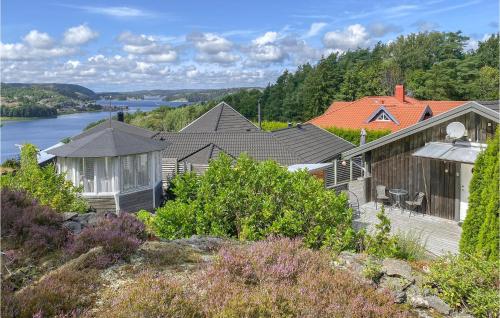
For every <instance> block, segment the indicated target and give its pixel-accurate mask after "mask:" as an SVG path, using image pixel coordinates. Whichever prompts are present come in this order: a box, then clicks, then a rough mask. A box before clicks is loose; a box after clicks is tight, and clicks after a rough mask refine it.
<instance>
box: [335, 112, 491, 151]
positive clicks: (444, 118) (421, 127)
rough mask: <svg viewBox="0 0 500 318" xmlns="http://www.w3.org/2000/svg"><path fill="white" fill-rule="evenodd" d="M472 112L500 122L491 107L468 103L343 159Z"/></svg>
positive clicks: (376, 141)
mask: <svg viewBox="0 0 500 318" xmlns="http://www.w3.org/2000/svg"><path fill="white" fill-rule="evenodd" d="M470 112H474V113H476V114H478V115H480V116H483V117H485V118H488V119H489V120H491V121H494V122H496V123H498V122H500V120H499V117H498V112H496V111H494V110H492V109H491V108H489V107H486V106H483V105H481V104H479V103H478V102H467V103H465V104H463V105H461V106H458V107H455V108H453V109H452V110H449V111H447V112H444V113H441V114H439V115H436V116H434V117H431V118H429V119H426V120H424V121H421V122H419V123H417V124H415V125H412V126H409V127H406V128H404V129H401V130H398V131H396V132H394V133H392V134H389V135H387V136H384V137H382V138H379V139H377V140H374V141H372V142H369V143H367V144H364V145H362V146H359V147H357V148H354V149H351V150H348V151H346V152H344V153H343V154H342V158H344V159H350V158H352V157H355V156H359V155H361V154H363V153H365V152H367V151H370V150H373V149H376V148H378V147H381V146H384V145H387V144H389V143H391V142H394V141H396V140H399V139H401V138H404V137H407V136H410V135H413V134H415V133H418V132H420V131H423V130H425V129H427V128H429V127H433V126H436V125H439V124H441V123H444V122H446V121H448V120H450V119H452V118H455V117H459V116H461V115H465V114H468V113H470Z"/></svg>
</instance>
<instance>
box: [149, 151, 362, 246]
mask: <svg viewBox="0 0 500 318" xmlns="http://www.w3.org/2000/svg"><path fill="white" fill-rule="evenodd" d="M233 163H234V162H233V159H232V158H231V157H229V156H227V155H221V156H220V157H219V158H218V159H217V160H213V161H212V162H211V163H210V166H209V168H208V169H207V171H206V172H205V174H204V175H203V176H201V177H196V176H194V175H189V174H188V175H182V176H178V177H176V178H175V179H174V181H173V192H174V194H175V196H176V199H175V200H171V201H168V202H167V203H166V205H165V206H164V207H162V208H159V209H158V210H157V211H156V215H155V216H153V217H152V219H151V218H149V217H147V216H146V215H143V216H144V217H147V218H148V224H152V227H153V228H154V230H155V231H156V233H157V235H159V236H161V237H164V238H168V239H173V238H180V237H186V236H190V235H192V234H208V235H214V236H223V237H237V238H240V239H245V240H259V239H263V238H266V237H267V236H269V235H283V236H287V237H298V236H300V237H304V242H305V243H306V244H307V245H308V246H310V247H322V246H328V247H332V248H334V249H343V248H346V247H350V246H351V243H352V241H353V236H354V230H353V229H352V222H351V221H352V211H351V210H350V209H349V208H348V205H347V197H346V196H345V195H336V194H335V192H333V191H330V190H327V189H325V187H324V184H323V183H322V181H320V180H318V179H316V178H314V177H312V176H310V175H309V174H308V173H307V172H305V171H300V172H296V173H292V172H289V171H288V170H287V169H286V168H283V167H281V166H279V165H278V164H277V163H275V162H273V161H264V162H256V161H253V160H252V159H250V158H249V157H248V156H245V155H242V156H240V157H239V158H238V160H237V161H236V163H234V165H233Z"/></svg>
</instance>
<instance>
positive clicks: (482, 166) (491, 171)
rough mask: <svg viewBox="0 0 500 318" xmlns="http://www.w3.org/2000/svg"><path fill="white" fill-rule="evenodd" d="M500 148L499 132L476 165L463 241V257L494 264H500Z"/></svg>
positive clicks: (461, 243)
mask: <svg viewBox="0 0 500 318" xmlns="http://www.w3.org/2000/svg"><path fill="white" fill-rule="evenodd" d="M499 144H500V131H497V133H496V135H495V138H493V139H492V140H490V141H489V142H488V147H487V148H486V150H485V151H484V152H483V153H481V154H479V156H478V158H477V160H476V163H475V164H474V172H473V175H472V180H471V183H470V188H469V191H470V196H469V209H468V211H467V216H466V218H465V221H464V224H463V227H462V228H463V231H462V237H461V239H460V252H461V253H467V254H476V255H479V256H485V257H487V258H489V259H491V260H498V251H499V248H500V246H499V241H500V230H499V220H498V211H499V210H500V199H499V185H498V180H499V178H500V174H499V161H498V154H499V151H500V150H499V147H500V146H499Z"/></svg>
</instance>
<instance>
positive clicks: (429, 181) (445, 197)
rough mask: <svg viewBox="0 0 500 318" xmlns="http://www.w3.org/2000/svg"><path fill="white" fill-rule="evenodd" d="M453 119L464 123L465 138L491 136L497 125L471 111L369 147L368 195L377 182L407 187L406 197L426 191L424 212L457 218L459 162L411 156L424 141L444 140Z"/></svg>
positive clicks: (369, 196) (372, 192) (479, 139)
mask: <svg viewBox="0 0 500 318" xmlns="http://www.w3.org/2000/svg"><path fill="white" fill-rule="evenodd" d="M453 121H460V122H462V123H463V124H464V125H465V127H466V129H467V138H468V139H470V140H471V141H475V142H481V143H484V142H486V139H487V138H490V137H492V136H493V134H494V131H495V128H496V123H491V122H490V126H488V120H487V119H486V118H483V117H480V116H479V115H476V114H474V113H470V114H467V115H464V116H460V117H458V118H454V119H452V120H450V121H449V122H446V123H443V124H441V125H438V126H435V127H431V128H429V129H427V130H424V131H421V132H419V133H416V134H414V135H411V136H408V137H405V138H403V139H400V140H398V141H395V142H392V143H390V144H387V145H384V146H382V147H379V148H377V149H374V150H372V151H371V152H370V153H368V154H367V156H366V160H367V161H369V162H370V163H371V165H370V169H371V178H369V179H367V183H368V184H367V198H368V199H369V200H374V198H375V197H376V196H375V190H376V186H377V185H384V186H386V187H387V188H388V189H391V188H402V189H405V190H407V191H408V193H409V196H408V198H406V200H408V199H412V198H413V196H414V195H415V193H416V192H423V193H425V194H426V199H425V200H424V208H425V211H426V213H428V214H430V215H435V216H439V217H442V218H447V219H452V220H453V219H456V215H455V213H457V214H458V213H459V211H455V210H456V208H457V204H456V203H457V202H456V200H457V199H458V198H459V195H460V194H459V193H457V192H456V188H457V187H456V185H457V183H459V182H460V176H459V172H460V164H459V163H455V162H444V161H441V160H431V159H424V158H418V157H413V156H412V153H413V152H415V151H416V150H417V149H418V148H420V147H423V146H424V145H425V143H426V142H431V141H444V140H446V126H447V125H448V124H449V123H450V122H453Z"/></svg>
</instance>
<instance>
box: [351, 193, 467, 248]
mask: <svg viewBox="0 0 500 318" xmlns="http://www.w3.org/2000/svg"><path fill="white" fill-rule="evenodd" d="M378 208H379V209H380V204H379V206H378ZM360 210H361V211H360V212H361V213H360V215H359V216H358V217H356V218H355V220H354V226H355V227H356V228H367V229H368V231H373V229H374V225H375V224H377V223H378V219H377V216H376V215H377V212H378V211H377V210H376V209H375V204H374V203H373V202H369V203H366V204H364V205H362V206H361V208H360ZM385 212H386V214H387V217H388V218H389V219H390V220H391V232H392V233H393V234H396V233H398V232H412V233H415V234H417V235H419V236H420V239H421V241H422V244H424V245H425V247H426V249H427V250H428V251H429V252H430V253H432V254H434V255H437V256H440V255H444V254H447V253H454V254H455V253H458V242H459V241H460V235H461V234H462V228H461V227H460V226H459V225H458V223H457V222H455V221H451V220H447V219H443V218H439V217H435V216H429V215H422V214H419V213H417V214H415V213H412V214H411V215H410V214H409V213H408V211H405V212H403V211H401V210H400V209H392V208H388V207H386V209H385Z"/></svg>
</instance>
